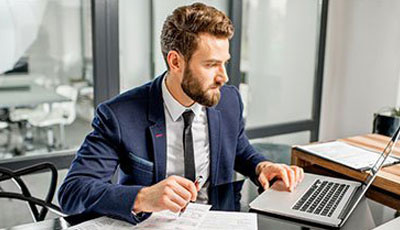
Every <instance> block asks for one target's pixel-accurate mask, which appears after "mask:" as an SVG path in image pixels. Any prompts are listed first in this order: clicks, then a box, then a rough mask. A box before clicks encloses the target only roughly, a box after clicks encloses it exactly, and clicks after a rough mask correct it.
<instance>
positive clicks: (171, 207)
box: [163, 196, 182, 212]
mask: <svg viewBox="0 0 400 230" xmlns="http://www.w3.org/2000/svg"><path fill="white" fill-rule="evenodd" d="M163 203H164V205H165V209H168V210H170V211H171V212H179V211H181V209H182V208H181V207H180V206H179V205H178V204H176V203H175V202H173V201H172V200H171V199H170V198H169V197H167V196H165V197H164V198H163Z"/></svg>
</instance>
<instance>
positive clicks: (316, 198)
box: [292, 179, 350, 217]
mask: <svg viewBox="0 0 400 230" xmlns="http://www.w3.org/2000/svg"><path fill="white" fill-rule="evenodd" d="M349 187H350V186H349V185H346V184H340V183H335V182H330V181H321V180H319V179H317V180H316V181H315V182H314V184H312V185H311V187H310V188H309V189H308V190H307V192H306V193H305V194H304V195H303V196H302V197H301V198H300V199H299V200H298V201H297V202H296V204H295V205H294V206H293V207H292V209H293V210H298V211H301V212H307V213H313V214H316V215H321V216H328V217H330V216H332V214H333V212H334V211H335V210H336V208H337V206H338V205H339V203H340V201H341V200H342V199H343V196H344V194H345V193H346V191H347V190H348V189H349Z"/></svg>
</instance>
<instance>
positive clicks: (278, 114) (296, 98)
mask: <svg viewBox="0 0 400 230" xmlns="http://www.w3.org/2000/svg"><path fill="white" fill-rule="evenodd" d="M319 7H320V1H318V0H307V1H296V0H265V1H264V0H262V1H261V0H245V1H243V11H242V12H243V24H242V47H241V66H240V68H241V72H242V75H243V76H242V82H243V83H244V84H243V85H242V86H241V91H242V92H244V94H245V97H244V99H245V101H246V102H247V128H248V129H251V128H259V127H265V126H269V125H276V124H283V123H288V122H295V121H302V120H311V119H312V106H313V92H314V84H315V82H314V81H315V75H316V64H317V55H316V54H317V51H318V38H319V27H318V26H319V21H320V17H319V16H320V11H319Z"/></svg>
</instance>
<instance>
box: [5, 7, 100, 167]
mask: <svg viewBox="0 0 400 230" xmlns="http://www.w3.org/2000/svg"><path fill="white" fill-rule="evenodd" d="M90 5H91V4H90V0H47V1H46V0H43V1H28V0H26V1H1V2H0V30H1V33H2V35H1V36H0V50H1V52H0V114H1V115H0V160H1V159H7V158H11V157H16V156H31V155H40V154H44V153H49V152H53V151H58V150H65V149H74V148H77V147H78V146H79V145H80V144H81V143H82V141H83V139H84V137H85V136H86V134H87V133H88V132H89V131H90V130H91V128H90V122H91V120H92V118H93V113H94V112H93V74H92V72H93V65H92V44H91V43H92V38H91V11H90Z"/></svg>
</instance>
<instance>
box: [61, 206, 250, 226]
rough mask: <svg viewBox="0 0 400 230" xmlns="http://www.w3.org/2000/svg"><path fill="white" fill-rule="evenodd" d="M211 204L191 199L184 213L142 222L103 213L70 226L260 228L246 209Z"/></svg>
mask: <svg viewBox="0 0 400 230" xmlns="http://www.w3.org/2000/svg"><path fill="white" fill-rule="evenodd" d="M210 208H211V205H204V204H193V203H190V204H189V205H188V206H187V208H186V210H185V212H184V213H182V215H181V216H179V215H178V213H173V212H170V211H161V212H155V213H153V214H152V215H151V217H150V218H149V219H147V220H145V221H143V222H142V223H139V224H138V225H132V224H130V223H127V222H124V221H121V220H115V219H112V218H109V217H100V218H97V219H93V220H89V221H87V222H84V223H81V224H79V225H76V226H73V227H70V228H68V230H100V229H101V230H114V229H118V230H131V229H136V230H137V229H139V230H145V229H146V230H147V229H157V230H165V229H168V230H172V229H173V230H181V229H182V230H192V229H205V230H225V229H226V230H233V229H235V230H257V215H256V214H255V213H244V212H224V211H209V210H210Z"/></svg>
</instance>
